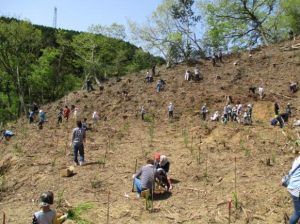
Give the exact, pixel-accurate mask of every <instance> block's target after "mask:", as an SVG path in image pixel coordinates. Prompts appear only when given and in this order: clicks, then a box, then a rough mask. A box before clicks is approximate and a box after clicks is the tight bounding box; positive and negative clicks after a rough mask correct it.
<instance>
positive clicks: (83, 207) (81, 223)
mask: <svg viewBox="0 0 300 224" xmlns="http://www.w3.org/2000/svg"><path fill="white" fill-rule="evenodd" d="M92 208H94V205H93V204H90V203H83V204H80V205H78V206H77V207H75V208H72V209H70V210H69V211H68V219H70V220H73V221H75V223H78V224H90V222H89V221H87V220H85V219H83V218H81V214H82V213H83V212H85V211H87V210H89V209H92Z"/></svg>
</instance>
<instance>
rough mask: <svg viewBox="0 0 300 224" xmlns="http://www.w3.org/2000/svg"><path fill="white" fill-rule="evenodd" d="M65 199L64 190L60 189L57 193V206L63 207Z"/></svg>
mask: <svg viewBox="0 0 300 224" xmlns="http://www.w3.org/2000/svg"><path fill="white" fill-rule="evenodd" d="M64 201H65V198H64V190H63V191H59V192H58V194H57V203H56V204H57V208H62V207H63V203H64Z"/></svg>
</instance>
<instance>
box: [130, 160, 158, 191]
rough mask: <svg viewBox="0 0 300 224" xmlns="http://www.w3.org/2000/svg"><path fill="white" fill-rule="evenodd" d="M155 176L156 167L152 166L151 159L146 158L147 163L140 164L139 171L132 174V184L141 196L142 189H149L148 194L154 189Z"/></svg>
mask: <svg viewBox="0 0 300 224" xmlns="http://www.w3.org/2000/svg"><path fill="white" fill-rule="evenodd" d="M156 177H157V171H156V167H155V166H154V161H153V160H152V159H148V160H147V164H146V165H144V166H142V167H141V168H140V169H139V171H138V172H137V173H136V174H134V175H133V178H134V186H135V188H136V191H137V193H138V196H141V194H142V192H143V191H147V190H148V191H149V193H150V195H151V194H152V193H153V191H154V183H155V182H154V181H155V178H156Z"/></svg>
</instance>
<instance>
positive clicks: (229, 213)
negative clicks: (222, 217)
mask: <svg viewBox="0 0 300 224" xmlns="http://www.w3.org/2000/svg"><path fill="white" fill-rule="evenodd" d="M228 223H229V224H230V223H231V200H229V201H228Z"/></svg>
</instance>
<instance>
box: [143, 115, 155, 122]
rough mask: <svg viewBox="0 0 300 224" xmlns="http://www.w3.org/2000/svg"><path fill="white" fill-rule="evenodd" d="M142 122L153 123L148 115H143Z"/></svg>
mask: <svg viewBox="0 0 300 224" xmlns="http://www.w3.org/2000/svg"><path fill="white" fill-rule="evenodd" d="M144 121H145V122H147V123H153V117H152V116H151V115H149V114H145V115H144Z"/></svg>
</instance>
